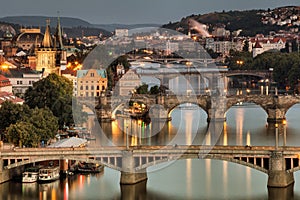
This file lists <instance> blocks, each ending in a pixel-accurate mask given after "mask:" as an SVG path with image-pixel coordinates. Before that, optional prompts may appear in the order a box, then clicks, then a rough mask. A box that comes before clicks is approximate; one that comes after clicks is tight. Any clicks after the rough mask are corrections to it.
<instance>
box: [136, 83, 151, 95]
mask: <svg viewBox="0 0 300 200" xmlns="http://www.w3.org/2000/svg"><path fill="white" fill-rule="evenodd" d="M136 93H137V94H147V93H148V85H147V84H146V83H143V84H142V85H141V86H139V87H138V88H137V89H136Z"/></svg>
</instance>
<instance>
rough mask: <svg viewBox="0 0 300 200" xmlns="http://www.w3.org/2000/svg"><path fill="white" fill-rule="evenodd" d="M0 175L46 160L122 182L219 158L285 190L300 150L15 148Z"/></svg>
mask: <svg viewBox="0 0 300 200" xmlns="http://www.w3.org/2000/svg"><path fill="white" fill-rule="evenodd" d="M0 153H1V154H0V158H1V159H0V164H1V166H0V170H1V171H0V174H1V175H2V176H1V178H2V179H1V180H2V182H3V181H5V180H4V174H5V173H6V174H7V173H9V171H10V170H12V169H14V168H16V167H18V166H22V165H26V164H30V163H37V162H41V161H46V160H76V161H84V162H89V163H97V164H102V165H105V166H106V167H109V168H112V169H115V170H117V171H120V172H121V181H120V182H121V183H123V184H134V183H137V182H139V181H142V180H145V179H147V172H146V169H147V168H148V167H151V166H155V165H157V164H160V163H164V162H170V161H173V160H178V159H217V160H224V161H229V162H233V163H237V164H241V165H244V166H247V167H251V168H253V169H256V170H259V171H261V172H264V173H266V174H268V176H269V179H268V186H274V187H286V186H288V185H290V184H291V183H293V182H294V177H293V172H295V171H298V170H299V169H300V159H299V155H300V147H277V148H275V147H272V146H252V147H250V146H200V145H192V146H183V145H178V146H131V147H129V148H128V149H126V147H123V146H120V147H98V148H15V149H13V150H6V151H4V150H3V151H1V152H0Z"/></svg>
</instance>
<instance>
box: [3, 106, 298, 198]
mask: <svg viewBox="0 0 300 200" xmlns="http://www.w3.org/2000/svg"><path fill="white" fill-rule="evenodd" d="M171 116H172V121H170V122H169V123H166V124H164V123H154V122H153V123H150V124H146V123H143V122H140V121H135V120H130V119H123V118H119V119H117V120H116V121H114V122H112V123H106V124H102V125H101V127H102V130H103V131H102V130H101V129H100V127H99V126H97V123H96V122H95V121H94V120H91V121H90V124H89V126H92V127H93V128H92V129H93V133H94V134H95V135H96V141H91V143H90V144H89V145H90V146H96V145H124V146H125V145H126V141H128V145H131V146H135V145H174V144H209V145H214V143H216V145H243V146H245V145H252V146H255V145H274V144H275V132H274V131H275V129H274V128H272V127H270V125H268V126H267V125H266V120H267V115H266V113H265V111H263V110H262V109H261V108H260V107H259V106H256V105H247V106H235V107H232V108H231V109H229V110H228V111H227V113H226V119H227V120H226V122H225V123H222V125H221V126H222V129H219V128H216V127H215V129H211V128H209V129H208V131H207V123H206V118H207V115H206V114H205V113H204V111H203V110H201V109H200V108H196V107H195V106H194V105H188V104H186V105H184V106H182V108H176V109H174V110H173V112H172V115H171ZM299 117H300V105H295V106H293V107H292V108H291V109H290V110H289V111H288V113H287V125H286V126H285V127H284V129H285V130H282V129H280V130H279V135H280V143H279V145H283V131H286V134H287V143H286V145H288V146H295V145H299V143H300V133H299V130H300V123H299ZM218 126H220V125H218ZM216 131H217V132H218V131H221V132H220V137H218V138H214V137H215V135H216V134H215V132H216ZM124 132H125V133H129V134H130V136H129V137H126V134H124ZM147 170H148V181H147V182H142V183H140V184H137V185H134V186H120V184H119V181H120V172H117V171H115V170H112V169H109V168H105V170H104V172H103V173H100V174H95V175H74V176H70V177H68V178H66V179H64V180H59V181H56V182H53V183H49V184H38V183H33V184H22V183H19V182H16V181H10V182H7V183H3V184H1V185H0V191H1V193H0V199H51V200H52V199H300V173H299V172H296V173H294V178H295V184H294V186H292V187H289V188H286V189H269V190H268V188H267V178H268V177H267V175H266V174H264V173H262V172H259V171H257V170H254V169H251V168H248V167H245V166H242V165H238V164H235V163H230V162H225V161H219V160H210V159H206V160H205V159H195V160H191V159H189V160H178V161H175V162H170V163H165V164H160V165H157V166H154V167H150V168H148V169H147Z"/></svg>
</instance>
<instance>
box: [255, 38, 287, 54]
mask: <svg viewBox="0 0 300 200" xmlns="http://www.w3.org/2000/svg"><path fill="white" fill-rule="evenodd" d="M285 44H286V39H285V38H282V37H274V38H273V37H270V38H265V37H263V36H260V37H256V38H252V39H250V40H249V51H250V52H251V51H252V53H253V57H256V56H257V55H258V54H261V53H263V52H266V51H270V50H276V51H280V50H281V49H284V48H285Z"/></svg>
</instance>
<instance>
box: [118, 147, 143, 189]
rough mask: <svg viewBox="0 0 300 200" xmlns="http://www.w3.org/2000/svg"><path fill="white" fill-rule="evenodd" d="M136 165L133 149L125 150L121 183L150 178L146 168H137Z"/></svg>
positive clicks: (133, 182) (136, 181)
mask: <svg viewBox="0 0 300 200" xmlns="http://www.w3.org/2000/svg"><path fill="white" fill-rule="evenodd" d="M135 166H136V165H135V160H134V157H133V153H132V151H123V155H122V171H121V180H120V184H125V185H130V184H136V183H139V182H142V181H146V180H147V179H148V177H147V171H146V169H142V170H136V169H135Z"/></svg>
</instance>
